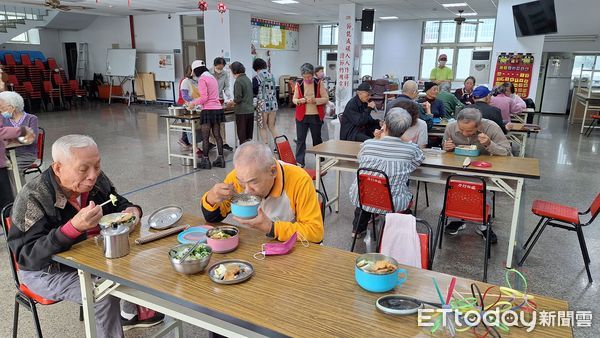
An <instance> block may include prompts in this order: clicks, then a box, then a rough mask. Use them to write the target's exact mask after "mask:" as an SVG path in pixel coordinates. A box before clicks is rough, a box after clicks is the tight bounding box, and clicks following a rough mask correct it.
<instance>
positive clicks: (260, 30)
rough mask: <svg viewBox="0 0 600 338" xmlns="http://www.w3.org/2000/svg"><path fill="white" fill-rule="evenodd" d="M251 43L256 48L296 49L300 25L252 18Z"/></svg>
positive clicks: (297, 47)
mask: <svg viewBox="0 0 600 338" xmlns="http://www.w3.org/2000/svg"><path fill="white" fill-rule="evenodd" d="M250 25H251V32H252V45H253V46H254V47H255V48H257V49H275V50H298V49H299V47H300V46H299V40H300V39H299V38H300V25H297V24H292V23H284V22H279V21H273V20H266V19H257V18H252V20H251V24H250Z"/></svg>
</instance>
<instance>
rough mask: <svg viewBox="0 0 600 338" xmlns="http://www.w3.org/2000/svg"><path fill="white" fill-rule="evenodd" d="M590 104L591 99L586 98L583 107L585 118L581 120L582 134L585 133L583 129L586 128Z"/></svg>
mask: <svg viewBox="0 0 600 338" xmlns="http://www.w3.org/2000/svg"><path fill="white" fill-rule="evenodd" d="M589 106H590V101H589V100H585V108H584V109H583V120H581V130H580V131H579V133H580V134H583V129H584V128H585V118H586V117H587V112H588V107H589Z"/></svg>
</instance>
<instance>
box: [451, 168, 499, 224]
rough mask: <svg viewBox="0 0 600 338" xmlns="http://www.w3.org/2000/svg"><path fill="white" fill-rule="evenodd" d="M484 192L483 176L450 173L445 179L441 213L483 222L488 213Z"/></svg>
mask: <svg viewBox="0 0 600 338" xmlns="http://www.w3.org/2000/svg"><path fill="white" fill-rule="evenodd" d="M485 194H486V184H485V180H484V179H483V178H481V177H476V176H464V175H450V176H448V179H447V180H446V189H445V193H444V209H443V210H442V213H443V214H444V215H445V216H447V217H455V218H459V219H464V220H469V221H473V222H482V223H485V222H486V221H487V217H486V216H487V214H489V213H488V211H487V209H488V208H486V204H487V202H486V200H485V199H486V197H485Z"/></svg>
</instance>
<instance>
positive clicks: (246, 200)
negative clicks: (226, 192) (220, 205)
mask: <svg viewBox="0 0 600 338" xmlns="http://www.w3.org/2000/svg"><path fill="white" fill-rule="evenodd" d="M259 206H260V198H258V197H256V196H252V195H247V194H240V195H237V196H236V197H235V198H234V199H233V200H232V201H231V213H232V214H233V216H236V217H239V218H244V219H251V218H254V217H256V216H257V215H258V207H259Z"/></svg>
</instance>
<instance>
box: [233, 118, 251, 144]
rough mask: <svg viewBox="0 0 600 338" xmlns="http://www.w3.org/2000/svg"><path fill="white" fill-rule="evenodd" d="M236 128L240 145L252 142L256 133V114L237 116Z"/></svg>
mask: <svg viewBox="0 0 600 338" xmlns="http://www.w3.org/2000/svg"><path fill="white" fill-rule="evenodd" d="M235 128H236V129H237V137H238V140H239V141H240V144H242V143H244V142H246V141H249V140H252V136H253V135H252V134H253V133H254V114H235Z"/></svg>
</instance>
